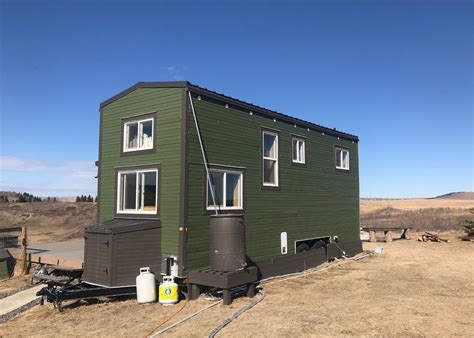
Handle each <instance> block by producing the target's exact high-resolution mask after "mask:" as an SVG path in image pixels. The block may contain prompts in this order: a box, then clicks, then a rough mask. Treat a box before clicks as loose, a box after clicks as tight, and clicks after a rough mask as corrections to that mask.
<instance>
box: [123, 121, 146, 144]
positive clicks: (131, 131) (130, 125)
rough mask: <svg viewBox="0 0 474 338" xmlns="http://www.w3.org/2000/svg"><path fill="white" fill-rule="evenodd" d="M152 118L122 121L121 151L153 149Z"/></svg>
mask: <svg viewBox="0 0 474 338" xmlns="http://www.w3.org/2000/svg"><path fill="white" fill-rule="evenodd" d="M153 122H154V119H153V118H147V119H143V120H135V121H129V122H125V123H124V128H123V134H124V135H123V151H124V152H130V151H137V150H146V149H153Z"/></svg>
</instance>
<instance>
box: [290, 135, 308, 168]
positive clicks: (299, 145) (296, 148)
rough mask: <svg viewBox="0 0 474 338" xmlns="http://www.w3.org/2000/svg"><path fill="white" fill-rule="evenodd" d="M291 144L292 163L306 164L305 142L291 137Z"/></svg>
mask: <svg viewBox="0 0 474 338" xmlns="http://www.w3.org/2000/svg"><path fill="white" fill-rule="evenodd" d="M291 143H292V146H291V147H292V154H293V155H292V160H293V163H300V164H304V163H306V158H305V157H306V149H305V148H306V141H305V139H303V138H299V137H293V138H292V139H291Z"/></svg>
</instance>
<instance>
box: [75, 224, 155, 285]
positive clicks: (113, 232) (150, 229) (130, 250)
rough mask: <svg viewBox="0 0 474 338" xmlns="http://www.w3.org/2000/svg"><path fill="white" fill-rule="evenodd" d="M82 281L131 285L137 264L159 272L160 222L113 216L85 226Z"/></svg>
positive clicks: (137, 268) (136, 274)
mask: <svg viewBox="0 0 474 338" xmlns="http://www.w3.org/2000/svg"><path fill="white" fill-rule="evenodd" d="M84 238H85V241H84V242H85V244H84V274H83V278H82V279H83V281H85V282H88V283H91V284H97V285H102V286H109V287H113V286H127V285H135V278H136V277H137V276H138V275H139V274H140V268H141V267H146V266H149V267H150V270H151V271H152V272H153V273H155V275H158V276H159V274H160V273H161V223H160V221H156V220H128V219H114V220H111V221H107V222H104V223H99V224H94V225H91V226H89V227H87V228H86V230H85V236H84Z"/></svg>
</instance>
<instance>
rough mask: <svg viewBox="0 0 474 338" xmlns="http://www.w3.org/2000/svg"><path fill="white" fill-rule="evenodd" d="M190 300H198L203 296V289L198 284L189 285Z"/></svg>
mask: <svg viewBox="0 0 474 338" xmlns="http://www.w3.org/2000/svg"><path fill="white" fill-rule="evenodd" d="M188 292H189V299H190V300H195V299H198V298H199V296H200V295H201V288H200V287H199V285H197V284H189V286H188Z"/></svg>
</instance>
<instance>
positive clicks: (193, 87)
mask: <svg viewBox="0 0 474 338" xmlns="http://www.w3.org/2000/svg"><path fill="white" fill-rule="evenodd" d="M188 88H189V89H190V90H191V91H194V92H196V93H198V94H202V95H207V96H210V97H212V98H214V99H217V100H221V101H224V102H226V103H229V104H232V105H234V106H238V107H241V108H245V109H248V110H251V111H252V112H255V113H260V114H262V115H266V116H269V117H271V118H275V119H279V120H282V121H285V122H289V123H292V124H298V125H300V126H304V127H306V128H310V129H313V130H317V131H320V132H323V133H327V134H329V135H334V136H338V137H341V138H345V139H348V140H350V141H355V142H359V137H358V136H356V135H353V134H349V133H346V132H343V131H340V130H337V129H336V128H333V129H331V128H328V127H324V126H321V125H319V124H316V123H313V122H309V121H306V120H302V119H299V118H297V117H293V116H290V115H286V114H282V113H279V112H277V111H274V110H270V109H267V108H263V107H260V106H257V105H255V104H253V103H248V102H245V101H241V100H239V99H236V98H233V97H230V96H227V95H224V94H221V93H218V92H215V91H211V90H209V89H207V88H203V87H199V86H197V85H194V84H192V83H189V85H188Z"/></svg>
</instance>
